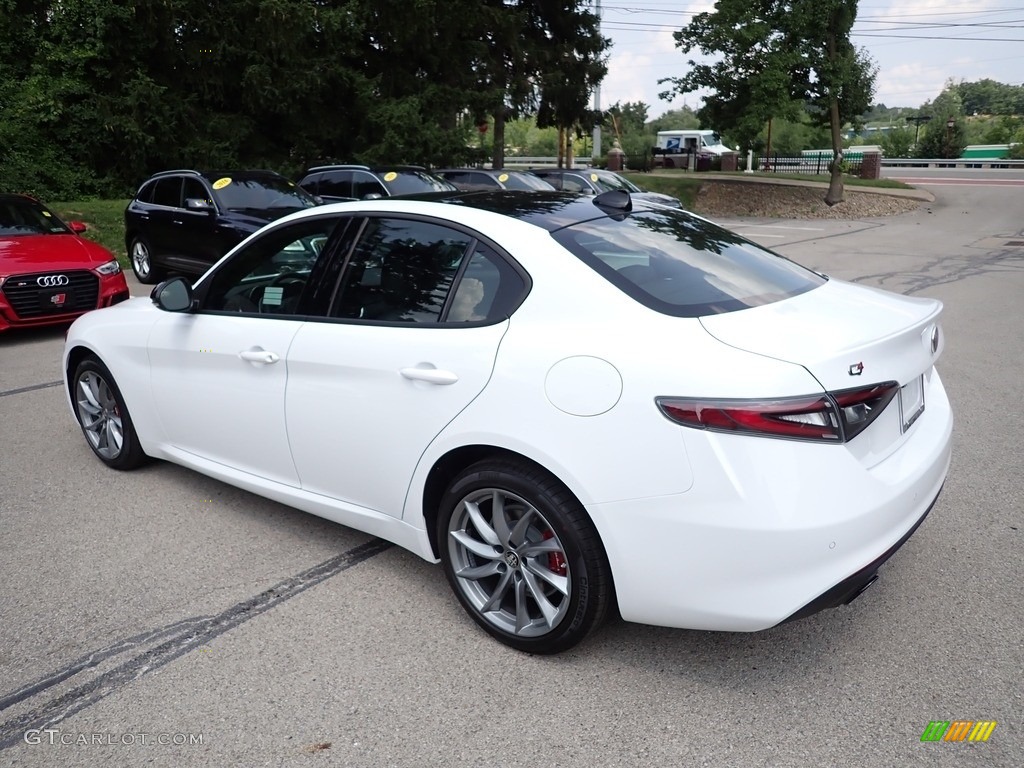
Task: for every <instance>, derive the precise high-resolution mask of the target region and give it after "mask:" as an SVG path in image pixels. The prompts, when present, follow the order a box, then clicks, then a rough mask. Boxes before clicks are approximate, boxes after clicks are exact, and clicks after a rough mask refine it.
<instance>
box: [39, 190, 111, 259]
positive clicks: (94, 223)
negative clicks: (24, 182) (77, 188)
mask: <svg viewBox="0 0 1024 768" xmlns="http://www.w3.org/2000/svg"><path fill="white" fill-rule="evenodd" d="M48 205H49V207H50V208H52V209H53V212H54V213H56V214H57V215H58V216H60V217H61V218H62V219H63V220H64V221H65V222H68V221H82V222H85V224H86V226H88V227H89V229H88V230H87V231H86V232H85V236H86V237H87V238H89V239H90V240H94V241H96V242H97V243H99V244H100V245H102V246H103V247H104V248H106V249H107V250H109V251H110V252H111V253H113V254H114V255H115V256H117V260H118V261H119V262H121V266H122V267H125V268H127V267H128V266H129V264H128V253H127V251H126V250H125V245H124V209H125V208H126V207H127V206H128V200H75V201H73V202H70V203H48Z"/></svg>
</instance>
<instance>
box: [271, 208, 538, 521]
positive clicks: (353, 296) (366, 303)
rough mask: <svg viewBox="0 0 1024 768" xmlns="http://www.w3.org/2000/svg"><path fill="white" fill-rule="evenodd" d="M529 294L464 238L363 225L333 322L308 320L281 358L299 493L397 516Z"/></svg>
mask: <svg viewBox="0 0 1024 768" xmlns="http://www.w3.org/2000/svg"><path fill="white" fill-rule="evenodd" d="M463 262H465V263H463ZM526 290H527V278H526V277H525V276H524V275H523V274H522V273H521V272H520V271H519V270H518V269H517V268H516V267H514V266H513V265H511V264H510V263H509V262H508V261H506V260H504V259H503V258H502V257H500V256H499V255H498V254H496V253H495V252H494V251H492V250H491V249H490V248H488V247H486V246H484V245H483V244H482V243H480V242H477V241H476V240H475V239H474V238H473V237H472V236H471V235H468V234H465V233H463V232H458V231H455V230H454V229H449V228H446V227H443V226H440V225H438V224H434V223H430V222H424V221H416V220H411V219H409V220H405V219H400V218H396V217H390V218H384V217H381V218H371V219H368V221H367V226H366V227H365V229H364V232H363V235H362V237H361V239H360V241H359V244H358V245H357V247H356V248H355V250H354V252H353V255H352V257H351V258H350V260H349V263H348V266H347V268H346V271H345V273H344V275H343V278H342V286H341V289H340V291H339V295H338V298H337V300H336V301H335V304H334V305H333V306H332V308H331V314H332V316H333V317H332V318H331V319H328V320H325V321H323V322H309V323H306V324H305V325H304V326H303V327H302V328H301V329H300V330H299V333H298V334H296V337H295V339H294V341H293V342H292V345H291V349H290V350H289V352H288V371H289V378H288V389H287V394H286V403H285V406H286V416H287V420H288V435H289V439H290V443H291V448H292V456H293V457H294V459H295V465H296V467H297V469H298V473H299V478H300V481H301V484H302V488H303V489H304V490H307V491H310V492H313V493H318V494H323V495H326V496H330V497H332V498H335V499H339V500H342V501H343V502H345V503H347V504H351V505H357V506H359V507H362V508H367V509H371V510H375V511H377V512H382V513H384V514H388V515H392V516H395V517H400V516H401V515H402V510H403V507H404V504H405V496H406V491H407V489H408V486H409V481H410V479H411V477H412V475H413V472H414V470H415V468H416V464H417V462H418V461H419V459H420V456H421V455H422V454H423V451H424V450H425V448H426V447H427V446H428V445H429V444H430V442H431V441H432V440H433V439H434V438H435V437H436V436H437V434H438V433H439V432H440V431H441V430H442V429H443V428H444V427H445V425H446V424H448V423H449V422H450V421H451V420H452V419H453V418H454V417H455V416H456V415H457V414H458V413H459V412H460V411H461V410H462V409H463V408H465V407H466V406H467V405H468V404H469V403H470V402H471V401H472V400H473V398H475V397H476V396H477V395H478V394H479V393H480V392H481V391H482V390H483V388H484V387H485V386H486V384H487V381H488V379H489V378H490V375H491V371H492V369H493V367H494V359H495V356H496V354H497V350H498V345H499V343H500V342H501V338H502V336H503V335H504V333H505V330H506V329H507V327H508V320H507V317H508V314H509V312H510V311H511V310H512V309H513V308H514V307H515V306H517V305H518V303H519V302H520V301H521V300H522V298H523V296H524V295H525V292H526Z"/></svg>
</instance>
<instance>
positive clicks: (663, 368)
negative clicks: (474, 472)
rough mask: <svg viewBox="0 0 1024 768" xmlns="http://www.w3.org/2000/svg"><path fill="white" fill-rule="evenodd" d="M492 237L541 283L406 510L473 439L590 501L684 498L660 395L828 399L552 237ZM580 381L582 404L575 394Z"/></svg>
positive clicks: (421, 471)
mask: <svg viewBox="0 0 1024 768" xmlns="http://www.w3.org/2000/svg"><path fill="white" fill-rule="evenodd" d="M495 239H496V240H497V241H498V243H499V245H504V246H505V247H506V248H507V249H508V250H509V251H510V252H512V253H514V254H515V255H516V257H517V258H518V260H519V262H520V264H521V265H522V266H523V267H524V268H525V269H526V270H527V272H529V273H530V274H531V276H533V277H534V278H535V279H534V287H533V289H532V291H531V293H530V295H529V296H528V297H527V299H526V301H525V302H524V303H523V305H522V306H521V307H520V308H519V310H517V312H516V313H515V314H514V315H513V317H512V319H511V322H510V325H509V330H508V333H507V334H506V335H505V338H504V339H503V341H502V344H501V349H500V351H499V353H498V357H497V360H496V363H495V372H494V376H493V378H492V381H491V383H490V384H489V385H488V386H487V388H486V389H485V390H484V392H483V393H482V394H481V395H480V397H478V398H477V399H476V400H474V401H473V403H472V404H470V406H469V407H467V408H466V409H465V411H463V412H462V413H460V414H459V416H458V417H457V418H456V419H455V420H454V421H452V423H451V424H449V425H448V427H447V428H446V429H445V430H444V432H442V433H441V435H439V437H438V438H437V440H436V441H435V442H434V443H433V444H432V445H431V446H430V447H429V449H428V450H427V452H426V454H425V455H424V460H423V462H421V465H420V467H419V468H418V469H417V476H416V478H415V479H414V482H413V492H412V493H411V494H410V500H409V504H410V507H409V510H408V511H407V515H416V514H420V513H421V509H420V506H419V499H420V498H421V495H422V494H421V489H422V487H423V484H424V482H425V480H426V477H427V475H428V473H429V471H430V468H431V467H432V466H433V464H434V462H436V461H437V460H438V459H439V458H440V457H441V456H443V455H444V454H446V453H447V452H449V451H451V450H453V449H455V448H457V447H460V446H462V445H472V444H482V445H494V446H498V447H501V448H505V449H508V450H511V451H515V452H517V453H520V454H522V455H524V456H526V457H528V458H530V459H532V460H534V461H536V462H537V463H539V464H541V465H542V466H544V467H546V468H547V469H548V470H549V471H551V472H552V473H554V474H555V475H556V476H557V477H559V478H560V479H561V480H562V481H563V482H564V483H566V485H568V486H569V488H570V489H571V490H572V491H573V492H574V493H575V494H576V496H577V497H578V498H579V499H580V500H581V501H582V502H583V503H584V504H592V503H598V502H601V503H606V502H611V501H614V500H621V499H626V498H633V497H638V496H640V497H642V496H659V495H664V494H672V493H682V492H685V491H686V490H687V489H689V488H690V486H691V485H692V483H693V474H692V471H691V469H690V467H689V465H688V462H687V457H686V451H685V447H684V443H683V439H682V436H681V433H680V428H679V427H678V426H677V425H674V424H672V423H671V422H670V421H669V420H668V419H666V418H665V417H664V416H663V415H662V414H661V413H660V411H659V410H658V408H657V406H656V404H655V398H656V397H659V396H707V395H709V394H715V395H716V396H719V397H771V396H780V395H792V394H794V393H810V392H821V387H820V385H819V384H818V383H817V382H816V381H815V380H814V379H813V377H811V376H810V374H809V373H807V371H806V370H804V369H803V368H802V367H801V366H798V365H793V364H790V363H785V362H781V361H777V360H772V359H770V358H766V357H762V356H759V355H755V354H752V353H749V352H744V351H741V350H736V349H733V348H730V347H728V346H726V345H723V344H722V343H720V342H718V341H716V340H715V339H713V338H712V337H711V336H710V335H708V334H707V332H706V331H704V330H703V328H702V327H701V325H700V323H699V321H698V320H696V319H691V318H672V317H667V316H663V315H659V314H658V313H656V312H653V311H652V310H650V309H647V308H646V307H643V306H641V305H640V304H638V303H637V302H635V301H634V300H633V299H631V298H629V297H627V296H626V295H625V294H623V293H622V292H621V291H620V290H619V289H617V288H615V287H614V286H612V285H611V284H610V283H609V282H608V281H607V280H605V279H604V278H603V277H601V276H600V275H598V274H597V273H596V272H594V271H593V270H592V269H590V268H589V267H588V266H586V265H585V264H583V263H582V262H580V261H578V260H577V259H575V258H574V257H571V256H569V255H568V254H567V253H566V252H564V251H562V249H561V246H560V245H558V244H557V243H556V242H555V241H554V240H553V239H551V236H550V235H549V234H547V233H546V232H541V231H539V230H536V229H532V228H531V229H528V230H527V231H525V232H516V233H515V236H514V239H508V240H505V239H504V238H502V237H501V235H500V234H499V235H496V237H495ZM541 273H543V279H539V278H540V276H541ZM627 329H628V330H627ZM595 361H601V362H599V363H598V362H595ZM595 372H598V373H597V375H598V376H599V377H600V380H599V381H595V380H594V379H593V378H592V376H593V375H594V374H595ZM574 377H575V382H574V380H573V379H574ZM552 378H556V379H557V386H553V384H552ZM616 379H617V380H618V381H620V382H621V384H620V385H619V386H620V387H621V393H620V395H619V397H618V398H617V400H614V402H608V403H606V406H607V407H604V408H601V409H598V408H591V409H590V410H588V409H587V407H586V406H587V404H588V402H589V400H590V399H591V398H592V395H593V389H594V388H595V386H596V387H598V388H600V389H601V390H603V391H604V392H605V393H606V394H604V395H602V396H603V397H605V398H606V399H608V400H611V396H610V395H608V394H607V391H608V390H610V389H612V388H613V387H614V386H615V380H616ZM574 386H575V388H576V389H577V390H578V392H579V396H578V397H576V398H573V397H572V396H571V395H569V394H567V393H571V391H572V390H573V388H574ZM579 413H585V414H590V415H574V414H579Z"/></svg>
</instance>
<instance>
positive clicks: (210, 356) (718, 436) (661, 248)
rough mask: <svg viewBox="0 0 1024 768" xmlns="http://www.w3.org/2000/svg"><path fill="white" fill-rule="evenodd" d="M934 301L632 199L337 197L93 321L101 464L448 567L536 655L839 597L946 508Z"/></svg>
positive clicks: (81, 376)
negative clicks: (222, 486) (602, 634)
mask: <svg viewBox="0 0 1024 768" xmlns="http://www.w3.org/2000/svg"><path fill="white" fill-rule="evenodd" d="M941 310H942V305H941V304H940V303H939V302H938V301H935V300H932V299H921V298H910V297H906V296H900V295H895V294H891V293H886V292H884V291H879V290H874V289H871V288H865V287H861V286H856V285H851V284H849V283H844V282H842V281H840V280H835V279H830V278H828V277H826V276H824V275H821V274H818V273H816V272H813V271H810V270H808V269H805V268H803V267H801V266H799V265H797V264H795V263H793V262H791V261H788V260H786V259H785V258H783V257H781V256H779V255H777V254H774V253H772V252H770V251H767V250H765V249H763V248H761V247H759V246H757V245H755V244H753V243H750V242H749V241H747V240H744V239H743V238H742V237H739V236H738V235H735V234H732V233H730V232H728V231H726V230H723V229H721V228H719V227H717V226H715V225H713V224H711V223H709V222H707V221H705V220H703V219H701V218H699V217H695V216H693V215H691V214H688V213H685V212H683V211H679V210H670V209H666V208H664V207H644V206H642V205H640V204H636V205H634V204H633V202H632V201H631V200H630V197H629V195H628V194H627V193H625V192H609V193H605V194H602V195H598V196H597V197H589V198H584V197H578V196H574V195H569V194H564V193H515V192H495V193H492V192H478V193H453V194H452V195H451V196H450V197H448V198H447V199H444V200H440V199H438V200H429V201H428V200H386V201H361V202H352V203H341V204H335V205H327V206H321V207H318V208H313V209H310V210H307V211H303V212H300V213H297V214H294V215H292V216H289V217H287V218H284V219H281V220H280V221H277V222H275V223H273V224H270V225H269V226H267V227H266V228H264V229H262V230H260V231H259V232H257V233H256V234H255V235H253V236H251V237H250V238H249V239H248V240H246V241H245V242H243V243H242V244H241V245H239V246H238V247H237V248H235V249H234V250H233V251H232V252H231V253H229V254H228V255H227V256H225V257H224V258H223V259H222V260H221V261H220V262H219V263H218V264H216V265H215V266H214V267H213V268H212V269H211V270H210V271H209V272H208V273H207V274H206V275H204V276H203V277H202V278H201V279H200V280H199V281H198V283H196V285H195V286H194V287H193V286H192V285H190V284H189V283H188V282H187V281H185V280H184V279H182V278H174V279H171V280H168V281H166V282H164V283H162V284H161V285H159V286H157V287H156V288H155V289H154V291H153V295H152V300H149V299H133V300H131V301H128V302H125V303H123V304H119V305H117V306H115V307H111V308H109V309H103V310H99V311H96V312H92V313H89V314H87V315H85V316H84V317H82V318H81V319H79V320H78V321H76V322H75V324H74V325H73V326H72V328H71V330H70V332H69V334H68V336H67V342H66V346H65V350H64V356H63V370H64V375H65V383H66V392H67V395H68V401H69V404H70V406H71V410H72V412H73V413H74V415H75V417H76V418H77V419H78V422H79V423H80V424H81V427H82V431H83V433H84V435H85V438H86V441H87V443H88V445H89V446H90V447H91V448H92V450H93V451H94V452H95V454H96V455H97V456H98V457H99V458H100V459H101V460H102V461H103V462H104V463H105V464H107V465H108V466H110V467H113V468H115V469H131V468H133V467H136V466H138V465H140V464H141V463H142V462H144V461H146V460H147V459H150V458H152V459H162V460H165V461H171V462H175V463H177V464H181V465H183V466H186V467H189V468H191V469H194V470H196V471H198V472H201V473H203V474H205V475H209V476H211V477H214V478H217V479H219V480H222V481H223V482H226V483H230V484H232V485H236V486H238V487H240V488H244V489H246V490H248V491H251V492H253V493H257V494H260V495H262V496H266V497H268V498H271V499H275V500H277V501H279V502H281V503H284V504H288V505H291V506H293V507H296V508H298V509H302V510H305V511H307V512H311V513H313V514H316V515H320V516H322V517H325V518H328V519H330V520H333V521H336V522H338V523H342V524H344V525H347V526H351V527H353V528H356V529H359V530H361V531H365V532H368V533H370V534H372V535H375V536H379V537H382V538H384V539H387V540H389V541H392V542H395V543H397V544H399V545H401V546H403V547H405V548H407V549H409V550H410V551H412V552H414V553H416V554H417V555H419V556H421V557H423V558H426V559H427V560H430V561H434V562H437V561H440V562H441V563H442V564H443V568H444V571H445V573H446V575H447V578H448V580H449V582H450V583H451V586H452V588H453V591H454V593H455V595H456V596H457V597H458V599H459V600H460V602H461V603H462V605H463V606H464V607H465V609H466V611H467V612H468V614H469V615H470V616H471V617H472V618H473V619H474V620H475V621H476V622H477V624H479V625H480V626H481V627H482V628H483V629H484V630H486V631H487V632H489V633H490V634H491V635H493V636H494V637H495V638H497V639H498V640H500V641H502V642H504V643H506V644H508V645H510V646H512V647H514V648H518V649H520V650H523V651H528V652H532V653H555V652H558V651H561V650H564V649H566V648H569V647H571V646H573V645H575V644H576V643H577V642H579V641H580V640H581V639H583V637H584V636H586V635H587V633H588V632H590V631H592V630H593V629H594V628H595V627H597V626H598V625H599V624H600V623H601V621H602V619H603V618H604V617H605V616H606V614H608V613H609V612H613V611H615V610H618V612H619V613H620V614H621V616H622V617H623V618H624V619H625V620H627V621H635V622H642V623H646V624H655V625H662V626H668V627H687V628H694V629H710V630H733V631H754V630H760V629H765V628H767V627H771V626H774V625H776V624H779V623H780V622H784V621H787V620H791V619H794V618H799V617H802V616H806V615H808V614H810V613H812V612H814V611H816V610H819V609H821V608H825V607H831V606H836V605H840V604H843V603H846V602H849V601H850V600H852V599H853V598H854V597H856V596H857V595H858V594H860V593H861V592H862V591H863V590H864V589H865V588H866V587H867V586H868V585H869V584H870V583H871V582H872V581H873V580H874V579H875V577H876V571H877V570H878V568H879V566H880V565H881V564H882V563H883V562H884V561H885V560H886V559H887V558H888V557H889V556H890V555H891V554H892V553H893V552H895V551H896V549H897V548H899V546H900V545H901V544H903V542H904V541H906V540H907V538H908V537H909V536H910V535H911V534H912V533H913V531H914V530H915V529H916V528H917V526H918V525H919V524H920V523H921V522H922V520H923V519H924V517H925V516H926V515H927V514H928V512H929V511H930V510H931V508H932V506H933V504H934V503H935V500H936V498H937V496H938V494H939V491H940V489H941V487H942V484H943V481H944V480H945V477H946V473H947V471H948V468H949V459H950V438H951V431H952V423H953V420H952V414H951V412H950V406H949V402H948V400H947V398H946V393H945V391H944V389H943V386H942V383H941V381H940V379H939V375H938V373H937V372H936V369H935V367H934V366H935V361H936V360H937V359H938V357H939V355H940V354H941V352H942V347H943V335H942V332H941V329H940V326H939V316H940V313H941Z"/></svg>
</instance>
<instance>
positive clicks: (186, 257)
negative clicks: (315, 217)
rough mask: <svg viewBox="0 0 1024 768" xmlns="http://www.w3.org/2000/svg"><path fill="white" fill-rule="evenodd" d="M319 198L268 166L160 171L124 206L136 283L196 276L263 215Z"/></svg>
mask: <svg viewBox="0 0 1024 768" xmlns="http://www.w3.org/2000/svg"><path fill="white" fill-rule="evenodd" d="M318 202H319V201H317V200H316V198H314V197H313V196H312V195H310V194H309V193H308V192H306V191H305V190H303V189H300V188H299V187H297V186H296V185H295V184H294V183H293V182H291V181H288V179H286V178H284V177H283V176H281V175H279V174H276V173H274V172H273V171H211V172H203V171H192V170H179V171H163V172H162V173H158V174H156V175H154V176H153V177H151V178H150V179H148V180H147V181H146V182H145V183H144V184H143V185H142V186H141V187H140V188H139V191H138V193H137V194H136V195H135V198H134V199H133V200H132V201H131V202H130V203H129V204H128V207H127V208H126V209H125V212H124V225H125V245H126V246H127V248H128V256H129V258H130V259H131V262H132V271H133V272H135V277H137V278H138V279H139V282H140V283H155V282H157V280H159V279H160V278H161V277H162V275H163V274H164V273H165V272H181V273H185V274H189V275H201V274H203V273H204V272H205V271H206V270H207V269H209V268H210V266H211V265H213V264H214V263H216V262H217V261H218V260H219V259H220V258H221V257H222V256H223V255H224V254H226V253H227V252H228V251H230V250H231V249H232V248H234V247H235V246H236V245H238V243H240V242H242V241H243V240H244V239H245V238H247V237H248V236H249V235H251V234H252V233H253V232H255V231H256V230H258V229H260V228H261V227H262V226H263V225H264V224H266V223H267V222H270V221H273V220H274V219H279V218H281V217H282V216H286V215H287V214H289V213H293V212H295V211H298V210H301V209H303V208H312V207H313V206H315V205H316V204H317V203H318Z"/></svg>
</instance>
